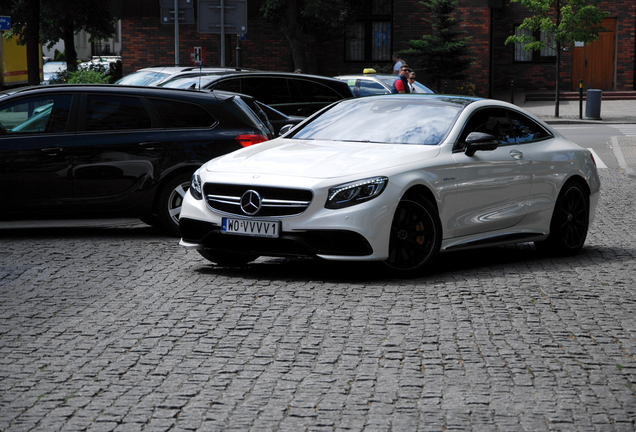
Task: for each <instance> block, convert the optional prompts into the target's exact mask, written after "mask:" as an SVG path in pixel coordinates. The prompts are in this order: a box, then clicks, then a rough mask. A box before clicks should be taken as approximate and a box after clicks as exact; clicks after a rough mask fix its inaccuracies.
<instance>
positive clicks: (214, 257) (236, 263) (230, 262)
mask: <svg viewBox="0 0 636 432" xmlns="http://www.w3.org/2000/svg"><path fill="white" fill-rule="evenodd" d="M197 252H199V254H200V255H201V256H202V257H203V258H205V259H206V260H208V261H210V262H212V263H214V264H216V265H219V266H222V267H242V266H244V265H246V264H247V263H249V262H251V261H254V260H255V259H256V258H258V255H250V254H237V253H231V252H213V251H210V250H205V249H203V250H198V251H197Z"/></svg>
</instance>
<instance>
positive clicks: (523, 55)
mask: <svg viewBox="0 0 636 432" xmlns="http://www.w3.org/2000/svg"><path fill="white" fill-rule="evenodd" d="M515 35H516V36H519V37H522V36H534V38H535V39H536V40H541V41H543V42H545V43H546V45H547V46H546V47H545V48H543V49H542V50H539V51H535V50H531V51H526V50H525V49H524V46H525V44H522V43H516V44H515V61H516V62H554V61H555V59H556V49H555V48H554V46H555V41H554V38H553V35H552V34H550V33H548V32H546V31H544V30H541V31H535V32H533V31H532V30H530V29H522V28H519V26H517V27H515Z"/></svg>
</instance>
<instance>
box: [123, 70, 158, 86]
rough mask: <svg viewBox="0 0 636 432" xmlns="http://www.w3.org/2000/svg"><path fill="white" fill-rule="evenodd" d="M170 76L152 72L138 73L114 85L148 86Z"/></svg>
mask: <svg viewBox="0 0 636 432" xmlns="http://www.w3.org/2000/svg"><path fill="white" fill-rule="evenodd" d="M169 75H170V74H167V73H162V72H153V71H140V72H134V73H131V74H130V75H127V76H125V77H123V78H122V79H120V80H119V81H117V82H116V83H115V84H123V85H138V86H150V85H153V84H156V83H158V82H159V81H161V80H163V79H165V78H167V77H168V76H169Z"/></svg>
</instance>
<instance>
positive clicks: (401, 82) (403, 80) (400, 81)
mask: <svg viewBox="0 0 636 432" xmlns="http://www.w3.org/2000/svg"><path fill="white" fill-rule="evenodd" d="M410 72H411V69H409V66H408V65H407V64H402V67H401V68H400V75H398V78H397V79H396V80H395V82H394V83H393V90H392V93H411V88H410V87H409V80H408V77H409V73H410Z"/></svg>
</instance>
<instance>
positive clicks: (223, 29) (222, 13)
mask: <svg viewBox="0 0 636 432" xmlns="http://www.w3.org/2000/svg"><path fill="white" fill-rule="evenodd" d="M221 67H225V0H221Z"/></svg>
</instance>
